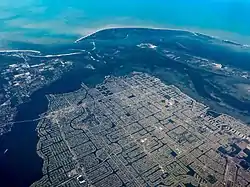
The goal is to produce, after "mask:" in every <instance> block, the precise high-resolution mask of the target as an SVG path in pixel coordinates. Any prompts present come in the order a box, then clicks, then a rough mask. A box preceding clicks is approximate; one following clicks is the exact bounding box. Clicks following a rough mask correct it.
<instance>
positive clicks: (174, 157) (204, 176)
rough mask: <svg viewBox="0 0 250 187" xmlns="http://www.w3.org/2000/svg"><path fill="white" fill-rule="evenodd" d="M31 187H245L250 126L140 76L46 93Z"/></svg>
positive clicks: (144, 76)
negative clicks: (38, 167)
mask: <svg viewBox="0 0 250 187" xmlns="http://www.w3.org/2000/svg"><path fill="white" fill-rule="evenodd" d="M48 100H49V110H48V112H47V113H46V114H44V115H43V119H42V120H41V121H40V122H39V124H38V127H37V131H38V134H39V138H40V139H39V143H38V147H37V151H38V154H39V155H40V156H41V157H42V158H43V159H44V165H43V173H44V176H43V178H42V179H41V180H39V181H38V182H36V183H34V184H33V185H32V186H58V185H59V186H89V185H93V186H110V187H112V186H114V187H116V186H187V185H188V184H190V185H193V186H223V185H226V186H247V185H248V184H249V183H250V172H249V171H247V170H248V169H249V168H250V165H249V161H250V160H249V159H250V149H249V148H250V144H249V141H250V137H249V135H250V128H248V127H247V126H245V125H244V124H242V123H241V122H239V121H237V120H236V119H234V118H232V117H230V116H227V115H218V114H216V113H214V112H212V111H209V108H208V107H207V106H205V105H203V104H201V103H198V102H196V101H195V100H194V99H192V98H190V97H188V96H187V95H185V94H183V93H182V92H181V91H180V90H179V89H178V88H176V87H175V86H172V85H169V86H167V85H165V84H164V83H162V82H161V81H160V80H159V79H157V78H155V77H152V76H149V75H147V74H143V73H133V74H132V75H129V76H124V77H107V78H106V79H105V81H104V83H102V84H99V85H97V86H96V87H95V88H88V87H87V86H86V85H84V84H83V85H82V88H81V89H80V90H77V91H75V92H72V93H67V94H61V95H49V96H48Z"/></svg>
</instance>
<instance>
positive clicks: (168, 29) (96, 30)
mask: <svg viewBox="0 0 250 187" xmlns="http://www.w3.org/2000/svg"><path fill="white" fill-rule="evenodd" d="M112 29H149V30H161V31H180V32H188V33H191V34H193V35H194V36H198V35H203V36H206V37H209V38H211V39H216V40H219V41H222V42H225V43H231V44H232V45H238V46H241V47H246V48H250V44H242V43H240V42H237V41H234V40H229V39H222V38H221V37H219V36H214V35H209V34H206V33H203V32H198V31H193V30H190V29H177V28H170V27H150V26H108V27H103V28H99V29H95V30H94V29H93V30H94V31H93V32H90V33H89V34H86V35H85V36H82V37H80V38H78V39H77V40H75V41H74V43H78V42H80V41H82V40H84V39H86V38H88V37H90V36H92V35H94V34H96V33H98V32H102V31H106V30H112Z"/></svg>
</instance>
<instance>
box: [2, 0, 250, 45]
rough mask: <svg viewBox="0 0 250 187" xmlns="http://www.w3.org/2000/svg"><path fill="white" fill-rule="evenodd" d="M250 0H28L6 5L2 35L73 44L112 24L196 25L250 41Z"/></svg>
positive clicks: (241, 40) (174, 26)
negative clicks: (86, 35) (93, 31)
mask: <svg viewBox="0 0 250 187" xmlns="http://www.w3.org/2000/svg"><path fill="white" fill-rule="evenodd" d="M249 18H250V1H249V0H203V1H201V0H189V1H186V0H174V1H173V0H136V1H134V0H119V1H117V0H108V1H100V0H84V1H80V0H70V1H61V0H54V1H50V0H42V1H35V0H24V1H21V2H18V3H12V2H11V1H8V0H2V1H1V3H0V20H2V22H1V24H0V29H1V30H2V31H1V32H0V37H1V36H2V38H3V39H6V40H13V37H14V38H15V40H21V41H25V40H28V41H30V42H34V43H36V42H37V43H40V42H41V43H43V42H44V43H49V42H60V41H61V42H65V41H67V42H69V41H70V40H71V38H70V35H72V36H75V37H77V36H82V35H85V34H86V33H89V32H90V31H92V30H95V29H97V28H102V27H107V26H126V25H127V26H129V25H132V26H152V27H171V28H180V29H190V30H195V31H201V32H205V33H207V34H211V35H216V36H220V37H222V38H224V39H232V40H236V41H240V42H245V43H249V44H250V24H249V21H250V20H249Z"/></svg>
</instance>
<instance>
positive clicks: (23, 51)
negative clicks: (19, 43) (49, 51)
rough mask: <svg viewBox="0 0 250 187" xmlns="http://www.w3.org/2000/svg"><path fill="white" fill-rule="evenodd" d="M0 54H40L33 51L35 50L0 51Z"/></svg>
mask: <svg viewBox="0 0 250 187" xmlns="http://www.w3.org/2000/svg"><path fill="white" fill-rule="evenodd" d="M0 53H38V54H41V52H40V51H35V50H0Z"/></svg>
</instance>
